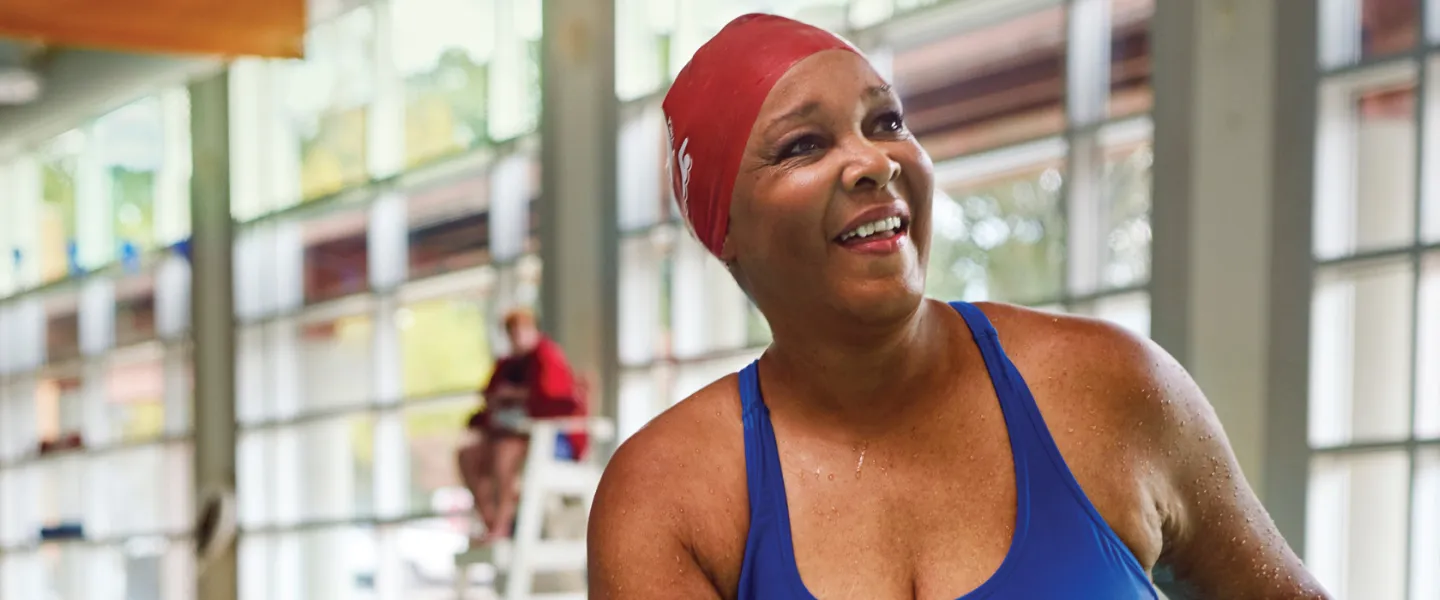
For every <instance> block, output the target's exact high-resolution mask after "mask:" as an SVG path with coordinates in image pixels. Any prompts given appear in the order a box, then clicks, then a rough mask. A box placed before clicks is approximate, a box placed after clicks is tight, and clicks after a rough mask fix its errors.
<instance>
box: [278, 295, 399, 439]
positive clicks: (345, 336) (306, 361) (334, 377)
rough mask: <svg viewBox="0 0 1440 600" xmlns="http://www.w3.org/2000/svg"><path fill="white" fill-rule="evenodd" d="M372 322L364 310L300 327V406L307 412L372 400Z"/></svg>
mask: <svg viewBox="0 0 1440 600" xmlns="http://www.w3.org/2000/svg"><path fill="white" fill-rule="evenodd" d="M372 321H373V319H372V318H371V317H370V314H369V313H362V314H354V315H348V316H343V317H338V318H335V319H326V320H323V321H315V322H309V323H304V324H302V325H300V326H299V334H300V340H299V342H300V343H299V351H300V357H299V358H300V363H299V364H300V370H299V373H298V376H299V377H300V379H301V388H300V389H301V397H300V403H299V405H300V406H301V407H302V411H303V412H315V411H323V410H331V409H335V408H340V407H345V406H357V405H361V404H366V403H368V402H370V401H371V397H370V395H371V384H372V382H371V380H370V376H369V372H370V365H371V361H372V360H373V354H374V348H373V343H374V342H373V340H374V333H375V332H374V325H373V323H372ZM279 343H283V342H279ZM283 412H284V411H283V409H282V414H283Z"/></svg>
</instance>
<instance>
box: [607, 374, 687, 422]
mask: <svg viewBox="0 0 1440 600" xmlns="http://www.w3.org/2000/svg"><path fill="white" fill-rule="evenodd" d="M674 370H675V369H674V367H673V366H671V365H668V364H664V363H660V364H656V365H653V366H649V367H642V368H639V369H633V370H627V371H625V372H622V373H621V374H620V402H619V414H618V415H617V416H616V418H615V426H616V429H618V434H619V435H618V439H619V440H621V441H624V440H625V439H626V438H629V437H630V436H632V435H634V434H635V432H637V431H640V428H641V427H644V426H645V424H646V423H649V422H650V419H653V418H655V416H656V415H659V414H660V413H661V412H662V411H664V410H665V409H667V408H670V405H671V404H673V403H674V402H675V399H674V398H673V397H672V395H671V391H670V389H671V387H672V384H673V380H674V378H675V373H674Z"/></svg>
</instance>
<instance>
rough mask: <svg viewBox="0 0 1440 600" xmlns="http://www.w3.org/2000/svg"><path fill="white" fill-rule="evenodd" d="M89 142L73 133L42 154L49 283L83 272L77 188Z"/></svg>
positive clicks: (43, 272) (43, 254) (43, 260)
mask: <svg viewBox="0 0 1440 600" xmlns="http://www.w3.org/2000/svg"><path fill="white" fill-rule="evenodd" d="M85 141H86V140H85V134H83V133H81V132H80V131H78V130H77V131H71V132H69V133H66V134H64V135H62V136H60V137H58V138H55V140H54V141H52V142H51V143H49V144H47V145H46V146H45V147H44V148H43V149H42V150H41V152H40V175H41V205H40V278H41V280H42V281H45V282H50V281H56V280H59V279H63V278H64V277H66V276H67V275H70V274H71V273H73V272H75V271H77V270H78V269H79V268H80V266H79V264H80V263H79V260H80V255H79V252H80V249H79V238H78V237H77V235H76V218H77V216H76V202H77V201H78V197H77V194H76V185H77V177H78V175H79V171H80V153H81V151H82V150H83V149H84V147H85Z"/></svg>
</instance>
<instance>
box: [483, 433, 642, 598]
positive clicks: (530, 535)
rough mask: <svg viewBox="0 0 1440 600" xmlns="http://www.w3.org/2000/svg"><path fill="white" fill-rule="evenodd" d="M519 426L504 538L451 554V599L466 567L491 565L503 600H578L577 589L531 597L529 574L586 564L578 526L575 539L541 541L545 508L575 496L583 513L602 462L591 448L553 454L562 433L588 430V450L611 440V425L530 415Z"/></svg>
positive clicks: (580, 594) (578, 568) (597, 481)
mask: <svg viewBox="0 0 1440 600" xmlns="http://www.w3.org/2000/svg"><path fill="white" fill-rule="evenodd" d="M522 430H525V431H528V432H529V433H530V448H529V452H528V453H527V454H526V457H525V471H524V473H523V474H522V475H521V477H520V504H519V506H518V508H517V510H516V514H515V530H514V532H513V535H512V536H511V539H510V540H501V541H498V542H495V543H492V544H488V545H486V546H482V547H478V548H471V549H469V550H467V551H465V552H462V553H460V554H457V555H455V598H456V600H464V599H465V597H466V592H467V591H469V588H470V584H471V582H472V580H471V578H470V570H471V567H474V566H478V565H490V566H491V567H492V568H493V569H494V573H495V578H494V583H493V586H494V590H495V592H496V594H497V596H498V597H499V598H502V599H504V600H539V599H544V600H561V599H566V600H568V599H572V598H573V599H575V600H584V599H585V598H586V597H587V596H588V594H587V593H586V590H585V589H584V588H583V587H582V588H581V589H580V590H578V591H573V592H559V593H546V594H542V595H535V594H532V593H531V590H532V589H533V588H534V587H535V576H536V575H540V574H547V573H584V571H585V567H586V552H585V536H584V528H583V527H581V528H580V531H579V535H578V537H575V536H565V537H564V538H563V539H562V538H555V537H553V536H552V537H551V538H550V539H545V538H544V537H542V534H543V533H544V529H545V527H544V525H545V518H546V513H547V511H550V510H551V509H558V508H559V507H561V506H562V505H563V504H562V502H563V501H564V500H565V499H578V500H579V501H580V504H581V507H583V510H584V511H585V515H586V516H587V517H588V515H589V513H590V505H591V503H592V502H593V501H594V499H595V489H596V488H597V487H598V486H599V485H600V474H601V472H602V470H603V468H604V467H603V465H601V464H599V462H598V460H596V459H595V458H594V456H595V453H594V452H593V451H591V452H588V453H587V456H585V457H584V458H582V459H581V460H579V461H574V460H560V459H557V458H556V457H555V445H556V438H557V436H558V435H560V434H562V433H576V432H581V431H584V432H588V433H589V434H590V445H591V448H592V449H593V448H594V447H595V445H596V444H598V443H605V442H609V441H611V440H612V439H614V436H615V427H614V424H613V423H612V422H611V421H610V420H609V419H605V418H600V417H576V418H562V419H535V420H531V421H528V422H526V423H525V424H524V426H523V427H522Z"/></svg>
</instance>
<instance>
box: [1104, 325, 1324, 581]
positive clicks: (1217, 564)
mask: <svg viewBox="0 0 1440 600" xmlns="http://www.w3.org/2000/svg"><path fill="white" fill-rule="evenodd" d="M1117 329H1118V328H1117ZM1116 336H1117V337H1119V336H1123V338H1122V339H1120V340H1119V341H1118V342H1117V343H1116V347H1114V348H1110V349H1107V350H1110V351H1112V352H1114V354H1112V356H1115V357H1116V358H1119V359H1120V360H1121V361H1123V362H1124V363H1125V366H1124V368H1123V371H1125V372H1127V373H1128V374H1129V375H1130V376H1129V377H1127V378H1128V379H1130V380H1131V381H1130V383H1129V385H1128V386H1126V387H1127V388H1128V389H1125V390H1120V392H1121V393H1123V394H1125V396H1127V397H1129V398H1132V399H1134V400H1133V404H1132V405H1134V404H1138V405H1139V406H1135V410H1136V411H1137V414H1138V415H1139V417H1141V418H1145V421H1144V422H1145V423H1147V424H1153V425H1149V426H1151V427H1154V428H1155V429H1154V430H1152V431H1146V432H1144V437H1145V439H1146V440H1147V442H1146V445H1147V450H1148V453H1149V454H1150V456H1151V460H1152V461H1153V463H1155V464H1157V466H1159V467H1161V469H1160V470H1161V473H1160V474H1161V477H1160V478H1159V479H1158V481H1159V483H1158V486H1157V487H1158V488H1159V489H1158V490H1156V493H1155V496H1156V501H1157V502H1158V504H1159V509H1160V514H1161V515H1162V518H1163V523H1162V533H1163V538H1164V544H1163V548H1162V550H1161V553H1160V558H1159V564H1157V571H1159V572H1163V573H1164V575H1165V576H1166V577H1157V579H1158V580H1161V581H1162V582H1163V581H1164V580H1165V579H1167V578H1173V582H1168V583H1162V584H1161V587H1162V589H1164V591H1165V592H1166V594H1167V595H1169V597H1170V598H1172V599H1173V600H1187V599H1191V598H1196V599H1210V598H1216V599H1219V598H1223V599H1226V600H1230V599H1234V600H1246V599H1250V598H1255V599H1261V598H1264V599H1267V600H1268V599H1282V598H1307V599H1308V598H1328V597H1329V596H1327V595H1326V593H1325V591H1324V589H1323V588H1322V587H1321V586H1320V583H1319V582H1318V581H1317V580H1316V579H1315V578H1314V576H1312V575H1311V574H1310V573H1309V572H1308V571H1307V570H1306V569H1305V566H1304V565H1303V564H1302V563H1301V562H1300V559H1299V558H1297V557H1296V556H1295V553H1294V552H1293V551H1292V550H1291V549H1290V547H1289V545H1288V544H1287V543H1286V542H1285V539H1284V538H1282V537H1280V532H1279V530H1278V529H1276V527H1275V524H1274V522H1273V521H1272V520H1271V519H1270V515H1269V513H1267V512H1266V510H1265V507H1264V506H1263V505H1261V504H1260V500H1259V499H1258V498H1257V497H1256V495H1255V492H1254V491H1253V490H1252V489H1251V488H1250V485H1249V484H1248V483H1247V482H1246V480H1245V476H1244V474H1243V473H1242V472H1241V471H1240V465H1239V463H1238V462H1237V461H1236V459H1235V454H1234V452H1233V451H1232V450H1231V448H1230V443H1229V440H1228V439H1227V438H1226V436H1225V431H1224V429H1223V428H1222V427H1221V424H1220V420H1219V419H1218V418H1217V417H1216V415H1215V410H1214V408H1213V407H1211V405H1210V403H1209V401H1207V400H1206V399H1205V396H1204V394H1203V393H1201V391H1200V388H1199V386H1198V385H1196V383H1195V381H1194V380H1193V379H1192V378H1191V377H1190V375H1189V374H1188V373H1186V372H1185V369H1184V368H1183V367H1181V366H1180V364H1179V363H1178V362H1177V361H1175V359H1174V358H1172V357H1171V356H1170V355H1169V353H1167V352H1165V351H1164V350H1163V349H1161V348H1160V347H1159V346H1158V345H1157V344H1155V343H1154V342H1151V341H1150V340H1147V339H1141V338H1138V337H1136V336H1133V335H1130V334H1128V333H1117V334H1116ZM1124 338H1128V339H1124ZM1147 417H1148V418H1147Z"/></svg>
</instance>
